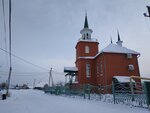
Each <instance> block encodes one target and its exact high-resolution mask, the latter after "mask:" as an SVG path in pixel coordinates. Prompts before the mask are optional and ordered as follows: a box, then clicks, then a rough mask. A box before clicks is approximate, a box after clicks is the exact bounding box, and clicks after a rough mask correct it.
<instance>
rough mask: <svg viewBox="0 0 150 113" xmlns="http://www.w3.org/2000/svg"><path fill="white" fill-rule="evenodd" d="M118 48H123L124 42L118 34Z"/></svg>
mask: <svg viewBox="0 0 150 113" xmlns="http://www.w3.org/2000/svg"><path fill="white" fill-rule="evenodd" d="M116 43H117V45H118V46H122V43H123V41H121V40H120V35H119V32H118V41H117V42H116Z"/></svg>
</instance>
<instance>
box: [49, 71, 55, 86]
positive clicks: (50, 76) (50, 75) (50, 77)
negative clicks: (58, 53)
mask: <svg viewBox="0 0 150 113" xmlns="http://www.w3.org/2000/svg"><path fill="white" fill-rule="evenodd" d="M50 81H52V86H53V85H54V83H53V77H52V68H50V72H49V82H48V86H49V87H50Z"/></svg>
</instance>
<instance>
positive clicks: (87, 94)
mask: <svg viewBox="0 0 150 113" xmlns="http://www.w3.org/2000/svg"><path fill="white" fill-rule="evenodd" d="M148 89H149V88H148ZM44 91H45V93H51V94H55V95H62V94H63V95H69V96H71V95H75V96H82V97H83V98H84V99H89V100H91V99H92V100H93V99H95V100H100V101H107V102H111V103H114V104H119V103H122V104H126V105H130V106H138V107H144V108H148V107H149V103H150V101H148V96H149V95H150V94H149V93H147V92H146V86H145V84H144V82H141V81H139V82H130V83H114V82H113V83H112V84H110V85H107V86H94V85H90V84H83V85H77V84H76V85H71V84H66V85H65V86H53V87H46V88H45V89H44Z"/></svg>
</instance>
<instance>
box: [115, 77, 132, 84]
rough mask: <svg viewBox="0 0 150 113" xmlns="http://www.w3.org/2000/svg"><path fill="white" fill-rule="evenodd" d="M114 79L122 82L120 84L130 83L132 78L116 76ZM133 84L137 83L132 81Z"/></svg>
mask: <svg viewBox="0 0 150 113" xmlns="http://www.w3.org/2000/svg"><path fill="white" fill-rule="evenodd" d="M113 78H115V79H117V80H118V82H120V83H128V82H130V77H129V76H114V77H113ZM132 82H135V81H134V80H133V79H132Z"/></svg>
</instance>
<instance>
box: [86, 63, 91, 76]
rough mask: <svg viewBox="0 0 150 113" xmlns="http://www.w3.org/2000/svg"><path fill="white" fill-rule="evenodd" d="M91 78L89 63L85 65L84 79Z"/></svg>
mask: <svg viewBox="0 0 150 113" xmlns="http://www.w3.org/2000/svg"><path fill="white" fill-rule="evenodd" d="M90 76H91V66H90V63H86V77H87V78H89V77H90Z"/></svg>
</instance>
